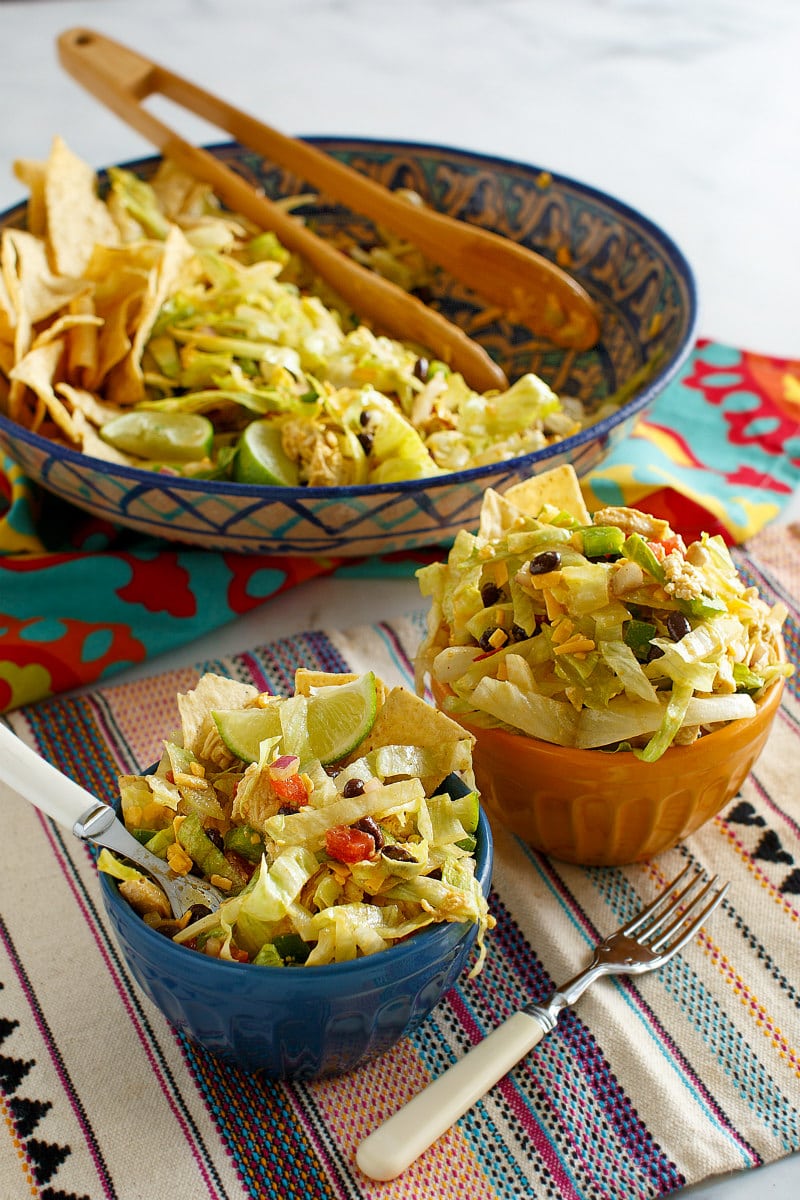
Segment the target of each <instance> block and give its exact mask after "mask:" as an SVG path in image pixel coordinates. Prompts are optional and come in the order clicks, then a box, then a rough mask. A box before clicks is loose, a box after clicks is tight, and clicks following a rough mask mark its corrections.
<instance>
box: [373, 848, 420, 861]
mask: <svg viewBox="0 0 800 1200" xmlns="http://www.w3.org/2000/svg"><path fill="white" fill-rule="evenodd" d="M381 854H382V855H383V857H384V858H391V859H393V860H394V861H395V862H415V861H416V860H415V858H414V855H413V854H411V853H410V851H408V850H406V848H405V846H396V845H395V846H384V847H383V850H382V851H381Z"/></svg>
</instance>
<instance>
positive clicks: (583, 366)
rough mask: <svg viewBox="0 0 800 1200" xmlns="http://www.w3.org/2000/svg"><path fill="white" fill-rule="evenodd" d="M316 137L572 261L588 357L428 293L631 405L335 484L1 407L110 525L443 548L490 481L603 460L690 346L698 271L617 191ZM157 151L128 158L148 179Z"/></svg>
mask: <svg viewBox="0 0 800 1200" xmlns="http://www.w3.org/2000/svg"><path fill="white" fill-rule="evenodd" d="M311 140H313V141H314V143H315V144H316V145H319V146H321V147H322V148H323V149H324V150H326V151H327V152H328V153H329V154H331V155H333V156H334V157H335V158H337V159H340V160H342V161H343V162H346V163H348V164H350V165H352V166H354V167H356V168H357V169H358V170H360V171H362V172H364V173H365V174H367V175H369V176H371V177H372V178H374V179H378V180H379V181H380V182H382V183H384V184H385V185H387V186H388V187H391V188H397V187H410V188H413V189H415V190H416V191H417V192H419V193H420V195H421V196H422V197H423V198H424V199H425V200H426V201H427V202H428V203H429V204H431V205H432V206H433V207H435V208H438V209H440V210H441V211H443V212H446V213H448V214H450V215H451V216H454V217H456V218H459V219H461V220H464V221H471V222H474V223H476V224H478V225H481V226H483V227H485V228H488V229H492V230H495V231H496V232H498V233H500V234H502V235H503V236H505V237H508V238H510V239H512V240H515V241H518V242H520V243H522V244H523V245H526V246H529V247H531V248H533V249H535V250H537V251H539V252H540V253H541V254H544V255H545V256H547V257H549V258H552V259H556V258H557V259H558V261H560V262H568V263H569V270H570V271H571V273H572V274H573V275H574V276H575V277H576V278H577V279H578V280H579V281H580V283H582V284H583V286H584V287H585V288H586V290H587V292H589V294H590V295H591V296H592V297H593V299H594V300H595V301H596V303H597V305H598V308H599V311H600V317H601V328H602V332H601V339H600V341H599V343H598V344H597V345H596V346H595V347H593V348H592V349H591V350H588V351H585V352H583V353H575V352H570V351H562V350H558V349H556V348H554V347H553V346H552V345H551V344H549V343H547V342H545V341H542V340H541V339H537V338H534V337H532V336H531V334H530V332H529V331H528V330H526V329H524V328H522V327H520V326H516V325H513V324H512V323H510V322H509V321H506V320H503V319H499V318H497V317H496V316H495V317H491V318H490V319H487V320H484V319H483V318H482V316H481V305H480V302H479V301H476V298H475V297H474V295H472V294H470V293H469V292H468V291H467V290H466V289H465V288H464V287H463V286H462V285H460V284H458V283H455V282H454V281H452V280H450V279H448V278H443V279H442V281H441V283H440V284H437V287H436V289H435V291H434V294H433V297H432V301H431V302H432V303H433V304H434V305H435V306H436V307H438V308H439V309H440V310H441V311H443V312H444V313H445V315H447V316H448V317H449V318H450V319H451V320H453V321H455V323H456V324H458V325H461V326H462V327H464V328H465V329H466V330H467V331H468V332H471V331H472V330H474V331H475V333H474V336H475V338H476V340H477V341H479V342H481V343H482V344H483V345H484V346H485V347H486V348H487V349H488V351H489V352H490V353H491V354H492V356H493V357H494V358H495V359H496V360H497V361H498V362H499V363H500V364H501V365H502V366H503V368H504V369H505V371H506V374H507V375H508V376H509V378H510V379H512V380H513V379H515V378H517V377H518V376H519V375H521V374H522V373H523V372H525V371H534V372H536V373H537V374H539V375H541V376H542V377H543V378H544V379H546V380H547V382H548V383H550V385H551V386H552V387H553V388H554V390H555V391H556V392H558V393H559V394H561V395H564V396H573V397H577V398H578V399H580V400H582V401H583V403H584V405H585V407H586V409H587V411H588V412H590V413H597V412H599V411H600V410H601V409H602V406H603V403H604V401H605V400H606V399H607V398H608V397H609V396H611V395H612V394H614V393H616V392H618V391H619V390H620V389H628V388H629V389H631V397H630V399H629V400H628V402H627V403H625V404H623V405H621V406H619V407H618V408H616V409H615V411H614V412H613V413H612V414H610V415H607V416H604V417H603V418H602V419H600V420H598V421H597V422H596V423H595V424H593V425H589V426H587V427H586V428H584V429H583V430H582V431H581V432H580V433H578V434H576V435H575V436H574V437H570V438H567V439H565V440H564V441H562V442H560V443H558V444H557V445H554V446H550V447H547V448H546V449H544V450H539V451H537V452H535V453H533V454H525V455H521V456H519V457H517V458H514V459H510V460H507V461H506V462H502V463H495V464H492V465H491V466H485V467H474V468H472V469H470V470H467V471H457V472H453V473H451V474H448V475H444V476H441V477H439V478H436V479H424V480H409V481H405V482H400V483H391V484H363V485H360V486H353V487H338V488H337V487H312V488H284V487H263V486H254V485H246V484H239V483H233V482H217V481H213V482H212V481H202V480H191V479H180V478H175V477H166V476H164V475H159V474H157V473H156V472H153V471H144V470H138V469H130V468H127V467H119V466H115V465H113V464H111V463H107V462H101V461H100V460H98V459H95V458H90V457H88V456H87V455H84V454H79V453H77V452H75V451H72V450H69V449H66V448H63V447H60V446H57V445H56V444H54V443H53V442H51V441H49V440H47V439H45V438H42V437H39V436H38V435H37V434H34V433H30V432H28V431H26V430H24V429H22V428H21V427H20V426H18V425H16V424H15V423H14V422H12V421H9V420H8V419H6V418H4V417H2V416H0V448H2V449H4V450H6V451H7V452H8V454H10V455H11V457H12V458H14V459H16V460H17V462H19V463H20V464H21V465H22V466H23V467H24V469H25V471H26V473H27V474H28V475H29V476H30V477H31V478H33V479H36V480H38V481H39V482H40V483H41V484H42V485H43V486H44V487H45V488H47V489H48V490H49V491H52V492H54V493H55V494H56V495H58V496H61V497H63V498H64V499H65V500H68V501H70V502H71V503H73V504H75V505H77V506H78V507H79V508H82V509H85V510H86V511H88V512H90V513H92V514H94V515H96V516H98V517H102V518H105V519H106V520H109V521H111V522H113V523H115V524H119V525H123V526H127V527H130V528H132V529H136V530H138V531H140V532H142V533H148V534H152V535H154V536H156V537H159V538H166V539H168V540H171V541H177V542H185V543H189V544H193V545H199V546H204V547H207V548H208V549H217V550H227V551H235V552H242V553H252V554H297V555H318V554H330V555H340V556H355V555H364V554H374V553H380V554H388V553H391V552H396V551H401V550H409V549H414V548H417V547H420V546H428V545H446V544H449V543H450V542H452V540H453V538H454V537H455V535H456V533H457V532H458V530H459V529H461V528H477V524H478V514H479V510H480V505H481V501H482V499H483V494H484V492H485V490H486V488H487V487H493V488H495V489H497V490H499V491H503V490H504V489H505V488H507V487H510V486H511V485H512V484H515V483H519V482H521V481H522V480H523V479H526V478H528V477H529V476H530V475H532V474H536V473H538V472H541V471H545V470H548V469H549V468H550V467H554V466H559V465H561V464H563V463H571V464H572V465H573V466H574V468H575V470H576V471H577V472H578V474H579V475H583V474H585V473H586V472H587V471H589V470H591V469H592V468H593V467H596V466H598V465H599V464H600V463H601V462H602V461H603V459H604V458H605V457H606V455H607V454H608V452H609V450H610V449H611V448H612V447H613V446H614V445H615V444H616V442H617V441H618V440H619V439H620V438H622V437H624V436H626V435H627V434H628V433H630V432H631V430H632V428H633V426H634V424H635V422H636V421H637V419H638V418H639V417H640V416H642V415H644V414H645V413H646V412H647V411H648V409H649V408H650V407H651V406H652V404H653V401H654V400H655V398H656V397H657V396H658V395H659V394H660V393H661V392H662V391H663V390H664V388H665V387H666V386H667V384H668V383H669V382H670V381H671V380H672V379H673V378H674V377H675V375H676V373H677V372H678V370H679V368H680V366H681V364H682V363H683V362H684V360H685V359H686V358H687V357H688V355H689V353H690V351H691V349H692V346H693V344H694V341H695V336H696V321H697V303H696V296H695V286H694V280H693V276H692V272H691V269H690V268H689V265H688V264H687V262H686V260H685V259H684V257H683V255H682V254H681V252H680V250H679V249H678V248H677V247H676V246H675V245H674V243H673V242H672V241H671V240H670V238H669V237H668V236H667V235H666V234H665V233H664V232H663V231H662V230H661V229H659V228H658V227H657V226H656V225H654V224H653V223H652V222H651V221H649V220H647V219H646V218H645V217H643V216H641V215H640V214H639V213H638V212H636V211H635V210H634V209H632V208H630V207H628V206H627V205H625V204H623V203H621V202H620V201H619V200H616V199H614V198H613V197H612V196H608V195H605V194H604V193H602V192H599V191H597V190H595V189H594V188H591V187H588V186H587V185H586V184H582V183H579V182H577V181H575V180H572V179H568V178H565V177H563V176H558V175H552V174H551V173H550V172H547V171H545V170H543V169H542V168H540V167H536V166H532V165H529V164H525V163H518V162H512V161H509V160H507V159H501V158H495V157H492V156H489V155H485V154H475V153H471V152H469V151H465V150H453V149H448V148H445V147H441V146H430V145H419V144H416V143H407V142H396V141H383V140H380V141H378V140H369V139H361V138H351V137H337V138H315V139H311ZM213 150H214V153H215V154H217V155H218V156H219V157H220V158H221V159H223V160H224V161H225V162H227V163H228V164H229V165H231V166H233V167H234V168H235V169H236V170H237V171H238V172H239V173H240V174H243V175H244V176H245V177H247V178H248V179H250V180H251V182H253V183H254V184H255V185H256V186H258V187H261V188H263V189H264V191H265V192H266V193H267V195H269V196H271V197H273V198H274V197H279V196H282V195H286V194H296V193H298V192H303V193H305V192H309V191H313V190H314V189H313V188H310V187H308V186H307V185H306V184H305V183H304V182H303V181H299V180H298V179H297V178H296V177H295V176H292V175H289V174H288V173H286V172H284V171H282V170H280V169H279V168H277V167H273V166H272V165H271V164H269V163H265V162H263V161H262V160H261V158H260V157H259V156H258V155H255V154H253V153H251V152H249V151H246V150H244V149H242V147H241V146H238V145H236V144H230V143H228V144H225V145H222V146H217V147H213ZM158 161H159V160H158V159H157V158H149V159H145V160H142V161H140V162H136V163H127V164H125V165H126V166H128V167H129V168H133V169H134V170H136V171H137V172H139V173H140V174H142V175H145V176H146V175H148V174H149V173H152V171H153V170H154V169H155V167H156V165H157V163H158ZM24 212H25V206H24V205H23V206H19V207H17V208H16V209H13V210H11V211H10V212H8V213H6V214H5V215H4V216H0V224H4V223H14V224H19V223H21V222H22V221H23V220H24ZM308 215H310V216H311V217H312V218H313V221H314V225H315V228H316V229H317V230H318V231H319V232H320V233H322V234H323V235H325V234H330V233H334V232H335V233H336V234H337V235H338V236H340V237H345V238H350V239H352V240H353V241H355V242H362V243H363V242H364V241H365V240H366V241H367V242H369V240H370V236H371V229H372V227H371V226H370V224H369V222H368V221H365V219H364V218H361V217H358V216H356V215H354V214H352V213H350V212H349V211H348V210H346V209H343V208H341V207H339V206H335V205H331V204H328V203H324V202H321V203H320V204H319V205H316V206H314V208H313V210H309V214H308ZM648 364H649V366H648ZM645 368H647V370H646V372H645V378H644V379H642V378H641V376H642V372H643V371H644V370H645Z"/></svg>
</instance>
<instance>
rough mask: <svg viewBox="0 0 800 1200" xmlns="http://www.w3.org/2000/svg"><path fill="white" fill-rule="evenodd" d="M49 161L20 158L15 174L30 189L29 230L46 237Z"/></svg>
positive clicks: (27, 214)
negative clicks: (45, 200) (46, 188)
mask: <svg viewBox="0 0 800 1200" xmlns="http://www.w3.org/2000/svg"><path fill="white" fill-rule="evenodd" d="M46 171H47V163H43V162H37V161H35V160H34V159H32V158H18V159H17V161H16V162H15V163H14V174H15V175H16V177H17V179H18V180H19V181H20V183H22V184H24V185H25V187H26V188H27V189H28V210H27V213H26V219H27V226H28V232H29V233H32V234H35V236H36V237H44V235H45V232H46V229H47V209H46V208H45V202H44V180H45V174H46Z"/></svg>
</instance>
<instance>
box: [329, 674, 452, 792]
mask: <svg viewBox="0 0 800 1200" xmlns="http://www.w3.org/2000/svg"><path fill="white" fill-rule="evenodd" d="M474 742H475V738H474V737H473V735H472V734H471V733H468V732H467V731H466V729H463V728H462V726H461V725H459V724H458V723H457V722H456V721H453V720H452V719H451V718H450V717H448V716H447V715H446V714H445V713H443V712H440V711H439V710H438V709H436V708H433V707H432V706H431V705H430V704H427V703H426V702H425V701H424V700H421V699H420V697H419V696H416V695H415V694H414V693H413V692H410V691H408V689H407V688H403V687H395V688H392V689H391V690H390V691H389V693H388V695H387V696H386V700H385V702H384V704H383V705H382V707H381V708H380V709H379V711H378V715H377V717H376V718H375V724H374V725H373V726H372V729H371V730H370V732H369V733H368V734H367V736H366V738H365V739H364V741H363V742H361V743H360V744H359V746H358V748H357V750H355V751H353V754H352V755H351V756H350V760H348V759H345V763H347V762H348V761H352V759H355V758H361V757H362V756H363V755H366V754H369V752H370V751H371V750H374V749H376V748H377V747H379V746H418V747H420V748H423V749H429V750H433V751H435V752H436V754H435V755H434V758H435V759H437V760H438V761H437V768H438V769H437V773H436V775H431V776H425V777H423V778H421V781H420V782H421V783H422V786H423V788H424V789H425V792H426V794H428V795H431V794H432V792H433V791H434V790H435V789H436V788H437V787H438V786H439V784H440V783H441V782H442V780H443V779H444V778H445V776H446V775H449V774H450V772H451V771H459V772H462V773H463V775H464V777H465V781H466V782H467V783H468V784H469V786H470V787H471V786H473V780H472V746H473V744H474Z"/></svg>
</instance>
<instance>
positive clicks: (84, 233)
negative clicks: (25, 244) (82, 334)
mask: <svg viewBox="0 0 800 1200" xmlns="http://www.w3.org/2000/svg"><path fill="white" fill-rule="evenodd" d="M96 186H97V184H96V178H95V173H94V171H93V170H92V168H91V167H90V166H89V165H88V164H87V163H85V162H83V160H82V159H80V158H78V157H77V155H75V154H73V153H72V151H71V150H70V149H69V147H68V146H67V144H66V142H65V141H64V140H63V139H62V138H60V137H56V138H54V139H53V144H52V147H51V150H50V156H49V158H48V160H47V165H46V171H45V183H44V198H45V209H46V213H47V240H48V244H49V246H50V252H51V255H52V262H53V267H54V268H55V270H57V271H58V272H59V274H61V275H71V276H75V277H77V276H81V275H83V273H84V271H85V270H86V266H87V264H88V262H89V259H90V258H91V256H92V251H93V250H94V247H95V245H97V244H98V243H99V244H100V245H114V244H115V243H116V242H118V241H119V231H118V230H117V227H116V225H115V224H114V221H113V219H112V217H111V215H110V213H109V212H108V209H107V208H106V206H105V204H104V203H103V201H102V200H101V199H100V198H99V197H98V195H97V192H96Z"/></svg>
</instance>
